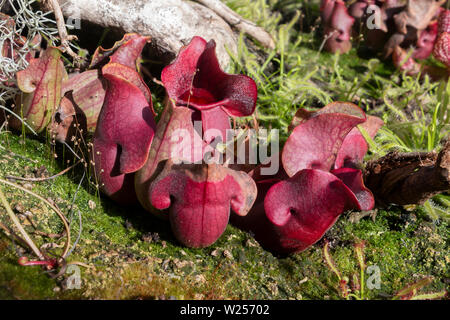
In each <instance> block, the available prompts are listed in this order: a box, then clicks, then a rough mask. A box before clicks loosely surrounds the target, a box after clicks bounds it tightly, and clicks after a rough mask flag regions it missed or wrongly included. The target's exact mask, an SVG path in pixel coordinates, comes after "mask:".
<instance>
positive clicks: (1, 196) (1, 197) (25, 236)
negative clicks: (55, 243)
mask: <svg viewBox="0 0 450 320" xmlns="http://www.w3.org/2000/svg"><path fill="white" fill-rule="evenodd" d="M0 200H1V202H2V204H3V206H4V207H5V209H6V212H7V213H8V215H9V217H10V218H11V220H12V221H13V222H14V225H15V226H16V228H17V229H18V230H19V232H20V234H21V235H22V237H23V239H24V240H25V242H26V243H27V245H28V246H29V247H30V248H31V250H33V252H34V254H35V255H36V256H37V257H38V258H39V260H45V257H44V255H43V254H42V252H41V251H40V250H39V249H38V247H37V246H36V245H35V244H34V242H33V240H31V238H30V236H29V235H28V233H27V232H26V231H25V229H24V228H23V227H22V225H21V224H20V221H19V219H17V217H16V215H15V214H14V212H13V211H12V209H11V206H10V205H9V203H8V200H6V198H5V195H4V194H3V191H2V189H1V188H0Z"/></svg>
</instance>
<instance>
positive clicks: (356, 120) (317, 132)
mask: <svg viewBox="0 0 450 320" xmlns="http://www.w3.org/2000/svg"><path fill="white" fill-rule="evenodd" d="M296 117H297V119H298V120H297V121H298V123H300V124H301V125H297V127H295V129H294V130H293V132H292V134H291V135H290V136H289V138H288V140H287V141H286V144H285V145H284V148H283V153H282V156H281V159H282V163H283V168H284V170H285V171H286V173H287V174H288V175H289V176H290V177H292V176H293V175H294V174H295V173H296V172H298V171H299V170H302V169H320V170H325V171H329V170H330V169H331V168H332V166H333V164H334V161H335V159H336V156H337V153H338V151H339V149H340V147H341V145H342V142H343V141H344V138H345V136H346V135H347V134H348V133H349V132H350V130H351V129H353V127H355V126H356V125H358V124H360V123H362V122H364V121H365V120H366V117H365V114H364V112H363V111H362V110H361V109H360V108H358V107H357V106H356V105H354V104H352V103H346V102H334V103H330V104H329V105H327V106H325V107H323V108H322V109H321V110H319V111H318V112H308V111H306V110H303V109H300V110H299V112H297V114H296Z"/></svg>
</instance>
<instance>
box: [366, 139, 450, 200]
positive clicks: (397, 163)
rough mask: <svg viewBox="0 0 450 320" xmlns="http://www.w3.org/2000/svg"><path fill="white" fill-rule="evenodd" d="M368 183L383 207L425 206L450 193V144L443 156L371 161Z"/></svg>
mask: <svg viewBox="0 0 450 320" xmlns="http://www.w3.org/2000/svg"><path fill="white" fill-rule="evenodd" d="M364 181H365V184H366V186H367V187H368V188H369V189H370V190H371V191H372V192H373V194H374V196H375V198H376V200H377V202H378V203H379V204H382V205H386V204H390V203H392V204H399V205H406V204H422V203H424V202H425V201H426V200H428V199H429V198H431V197H433V196H434V195H436V194H439V193H442V192H445V191H447V190H449V189H450V141H447V142H446V143H445V145H444V147H443V148H442V150H441V152H439V154H437V153H436V152H413V153H396V152H392V153H389V154H387V155H386V156H384V157H382V158H380V159H377V160H375V161H371V162H369V163H368V164H367V166H366V169H365V173H364Z"/></svg>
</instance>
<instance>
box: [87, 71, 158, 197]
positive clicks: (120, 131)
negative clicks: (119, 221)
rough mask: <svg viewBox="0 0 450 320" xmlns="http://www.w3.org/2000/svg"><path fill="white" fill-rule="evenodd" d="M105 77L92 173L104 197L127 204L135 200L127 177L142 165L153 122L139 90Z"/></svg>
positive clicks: (133, 86) (132, 85) (112, 77)
mask: <svg viewBox="0 0 450 320" xmlns="http://www.w3.org/2000/svg"><path fill="white" fill-rule="evenodd" d="M104 77H105V78H106V79H107V80H108V85H107V90H106V95H105V101H104V104H103V108H102V110H101V112H100V115H99V119H98V124H97V129H96V131H95V135H94V162H95V170H96V174H97V178H98V179H99V181H100V183H101V189H102V191H103V192H104V193H105V194H107V195H108V196H110V197H111V198H113V199H115V200H116V201H118V202H128V201H127V200H130V201H131V200H135V199H136V196H135V191H134V183H133V182H134V181H133V179H134V177H132V176H131V175H129V174H131V173H134V172H135V171H137V170H139V169H140V168H141V167H142V166H143V165H144V164H145V162H146V160H147V155H148V151H149V149H150V145H151V142H152V139H153V135H154V129H155V123H154V120H153V115H152V112H151V108H150V105H149V102H148V101H147V99H146V97H145V96H144V94H143V93H142V91H141V90H140V89H139V88H138V87H136V86H135V85H134V84H132V83H130V82H128V81H126V80H124V79H122V78H119V77H116V76H113V75H110V74H106V75H104ZM131 197H132V199H131Z"/></svg>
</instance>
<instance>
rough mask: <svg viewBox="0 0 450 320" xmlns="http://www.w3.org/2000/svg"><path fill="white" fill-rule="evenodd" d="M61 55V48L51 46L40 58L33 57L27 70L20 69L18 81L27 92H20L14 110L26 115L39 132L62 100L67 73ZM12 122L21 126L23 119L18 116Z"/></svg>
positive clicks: (22, 89)
mask: <svg viewBox="0 0 450 320" xmlns="http://www.w3.org/2000/svg"><path fill="white" fill-rule="evenodd" d="M60 56H61V52H60V51H59V50H58V49H56V48H48V49H47V50H45V51H44V53H43V55H42V56H41V57H40V58H38V59H32V60H31V61H30V64H29V66H28V67H27V68H26V69H25V70H22V71H19V72H17V85H18V87H19V89H20V90H21V91H22V92H23V94H21V95H18V99H17V100H16V107H15V108H14V112H15V113H16V114H19V115H21V116H22V117H23V118H25V119H26V122H27V124H28V125H30V127H31V128H32V129H33V130H34V131H36V132H41V131H43V130H44V129H45V127H46V126H47V125H48V124H49V123H50V120H51V118H52V115H53V113H54V111H55V110H56V108H57V106H58V105H59V102H60V100H61V88H62V82H63V80H65V79H66V78H67V73H66V70H65V69H64V64H63V63H62V61H61V59H60ZM10 125H11V126H12V127H13V128H15V129H20V128H21V122H20V121H19V120H17V119H15V118H13V119H12V120H11V122H10Z"/></svg>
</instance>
